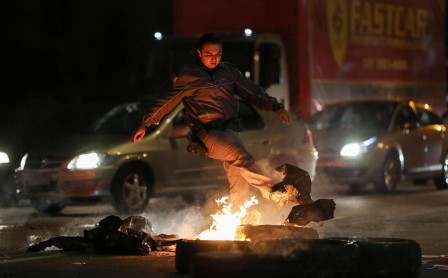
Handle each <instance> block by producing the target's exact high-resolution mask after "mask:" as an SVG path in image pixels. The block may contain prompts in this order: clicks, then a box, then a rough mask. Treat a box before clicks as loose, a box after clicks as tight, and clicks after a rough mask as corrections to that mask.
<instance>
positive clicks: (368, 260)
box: [334, 237, 422, 277]
mask: <svg viewBox="0 0 448 278" xmlns="http://www.w3.org/2000/svg"><path fill="white" fill-rule="evenodd" d="M334 239H342V240H352V241H353V242H354V243H355V244H356V245H358V246H359V254H360V260H359V275H360V276H361V277H392V276H394V277H395V276H399V277H414V276H417V275H418V273H419V271H420V267H421V258H422V252H421V248H420V245H419V244H418V243H417V242H416V241H414V240H408V239H398V238H358V237H346V238H344V237H342V238H334Z"/></svg>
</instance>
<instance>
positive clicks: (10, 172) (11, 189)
mask: <svg viewBox="0 0 448 278" xmlns="http://www.w3.org/2000/svg"><path fill="white" fill-rule="evenodd" d="M4 138H6V137H2V138H0V206H11V205H15V204H17V202H18V195H17V187H16V184H15V181H14V169H15V167H16V166H17V163H16V162H17V150H16V148H15V146H14V144H12V140H10V139H4Z"/></svg>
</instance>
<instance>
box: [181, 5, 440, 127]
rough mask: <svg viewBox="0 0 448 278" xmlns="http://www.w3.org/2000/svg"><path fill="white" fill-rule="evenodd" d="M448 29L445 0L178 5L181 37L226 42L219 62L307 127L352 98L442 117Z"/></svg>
mask: <svg viewBox="0 0 448 278" xmlns="http://www.w3.org/2000/svg"><path fill="white" fill-rule="evenodd" d="M445 28H446V27H445V1H444V0H426V1H420V0H382V1H378V0H282V1H278V0H226V1H222V0H208V1H202V0H173V34H174V36H175V37H178V38H181V37H182V38H198V37H199V36H200V35H202V34H204V33H207V32H215V33H218V34H220V35H222V36H223V37H224V38H229V39H225V42H228V41H229V40H230V41H232V44H231V43H228V44H227V45H226V43H224V48H223V60H230V61H231V62H233V63H235V64H236V65H237V66H238V67H243V68H242V69H241V68H240V69H241V70H242V71H243V72H244V74H246V76H248V77H249V78H251V79H253V80H254V81H255V82H257V83H259V84H261V85H263V86H264V87H265V88H266V90H267V92H268V93H269V94H271V95H273V96H275V97H277V98H279V99H281V100H282V101H283V102H284V104H285V106H286V107H287V108H289V109H290V110H291V112H292V113H294V114H296V115H298V116H300V117H302V118H304V119H306V118H308V117H309V116H310V115H311V114H313V113H314V112H315V111H318V110H320V109H321V108H322V107H323V106H325V105H326V104H329V103H334V102H338V101H341V100H349V99H372V98H373V99H376V98H411V99H418V100H422V101H425V102H426V103H428V104H430V105H432V106H433V107H434V108H435V109H436V110H437V111H438V112H440V113H442V112H444V110H445V95H446V76H445V75H446V66H445V63H446V62H445V61H446V57H445V56H446V54H445V32H446V30H445ZM239 43H240V44H241V45H245V46H246V47H245V48H241V47H240V44H239ZM243 49H246V50H248V51H249V50H252V51H249V52H247V51H246V52H243V51H241V53H240V56H238V55H237V53H238V50H243ZM243 54H244V55H246V56H250V57H248V58H249V59H250V60H251V61H249V62H247V61H244V59H248V58H247V57H245V58H244V57H243V56H241V55H243ZM226 55H228V56H226ZM227 58H228V59H227ZM241 65H243V66H241Z"/></svg>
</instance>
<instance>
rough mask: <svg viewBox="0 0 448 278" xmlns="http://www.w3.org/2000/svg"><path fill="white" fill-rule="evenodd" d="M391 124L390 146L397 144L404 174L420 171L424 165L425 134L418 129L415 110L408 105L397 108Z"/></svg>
mask: <svg viewBox="0 0 448 278" xmlns="http://www.w3.org/2000/svg"><path fill="white" fill-rule="evenodd" d="M397 109H398V110H397V113H396V115H395V119H394V122H393V130H394V131H393V134H394V135H393V137H395V138H393V139H392V140H391V142H392V144H398V145H399V148H400V149H401V151H402V154H403V172H404V173H405V174H408V173H414V172H418V171H421V168H422V167H424V165H425V157H426V155H425V147H426V142H425V134H424V132H423V129H421V128H419V123H418V118H417V115H416V113H415V109H414V108H413V107H411V106H410V105H409V104H406V105H402V106H399V107H397Z"/></svg>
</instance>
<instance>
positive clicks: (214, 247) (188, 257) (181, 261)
mask: <svg viewBox="0 0 448 278" xmlns="http://www.w3.org/2000/svg"><path fill="white" fill-rule="evenodd" d="M248 244H249V242H248V241H233V240H181V241H179V242H177V244H176V258H175V264H176V270H177V272H179V273H182V274H188V273H189V272H190V264H191V261H192V259H193V258H194V257H195V256H196V255H197V254H199V253H204V252H217V251H219V252H228V251H238V250H243V249H245V248H246V247H247V246H248Z"/></svg>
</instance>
